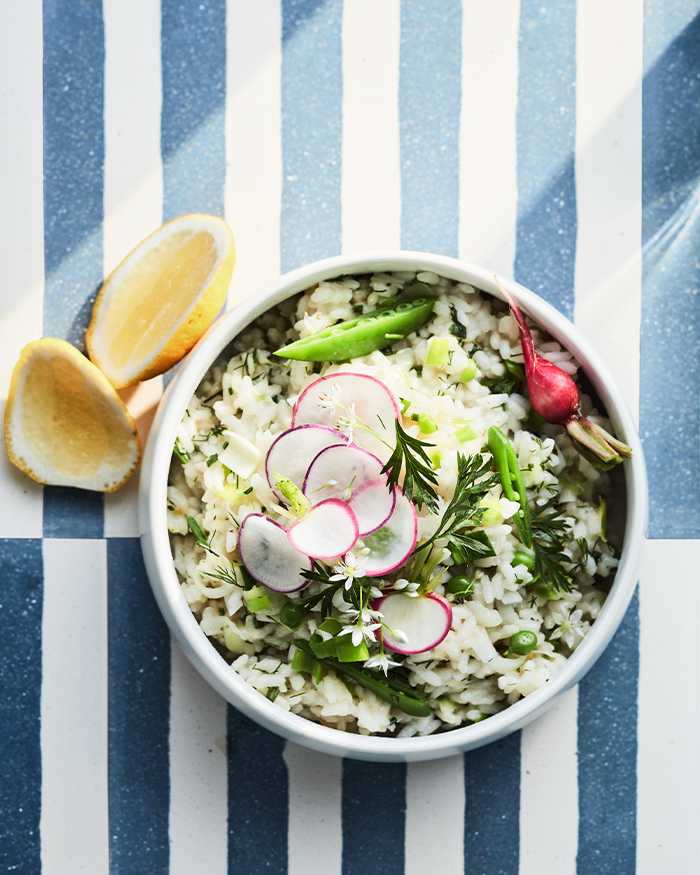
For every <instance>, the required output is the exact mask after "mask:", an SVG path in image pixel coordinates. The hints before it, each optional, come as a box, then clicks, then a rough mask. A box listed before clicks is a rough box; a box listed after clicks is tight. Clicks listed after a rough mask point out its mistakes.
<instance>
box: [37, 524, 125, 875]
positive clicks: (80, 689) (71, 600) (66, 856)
mask: <svg viewBox="0 0 700 875" xmlns="http://www.w3.org/2000/svg"><path fill="white" fill-rule="evenodd" d="M43 550H44V605H43V612H42V654H41V658H42V679H41V859H42V864H43V865H42V869H43V871H46V872H84V873H87V875H100V873H106V872H107V871H108V869H109V827H108V814H107V811H108V796H107V556H106V547H105V541H103V540H84V541H82V540H81V541H72V540H55V541H54V540H46V541H44V545H43Z"/></svg>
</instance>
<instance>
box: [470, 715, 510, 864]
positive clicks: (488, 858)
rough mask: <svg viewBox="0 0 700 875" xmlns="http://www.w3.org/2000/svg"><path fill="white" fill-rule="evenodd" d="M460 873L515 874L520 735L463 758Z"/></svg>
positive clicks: (507, 738) (508, 737)
mask: <svg viewBox="0 0 700 875" xmlns="http://www.w3.org/2000/svg"><path fill="white" fill-rule="evenodd" d="M464 790H465V818H464V871H465V872H468V873H469V875H477V873H478V875H515V873H517V871H518V854H519V835H520V824H519V821H520V733H519V732H514V733H513V734H512V735H509V736H507V737H506V738H504V739H503V740H502V741H498V742H496V743H495V744H490V745H489V746H488V747H482V748H480V749H479V750H475V751H472V752H471V753H468V754H465V756H464Z"/></svg>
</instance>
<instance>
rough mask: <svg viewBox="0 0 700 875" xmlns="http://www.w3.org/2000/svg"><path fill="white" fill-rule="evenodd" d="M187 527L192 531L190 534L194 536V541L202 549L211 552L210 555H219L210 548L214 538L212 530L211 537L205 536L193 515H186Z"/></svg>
mask: <svg viewBox="0 0 700 875" xmlns="http://www.w3.org/2000/svg"><path fill="white" fill-rule="evenodd" d="M187 528H188V529H189V530H190V532H191V533H192V536H193V537H194V539H195V541H196V543H197V544H199V546H200V547H201V548H202V549H203V550H206V551H207V553H211V555H212V556H218V555H219V554H218V553H217V552H216V551H215V550H212V547H211V542H212V540H213V539H214V533H213V532H212V536H211V538H207V536H206V534H205V532H204V529H203V528H202V527H201V526H200V525H199V523H198V522H197V520H196V519H195V518H194V517H193V516H188V517H187Z"/></svg>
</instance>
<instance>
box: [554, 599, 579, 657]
mask: <svg viewBox="0 0 700 875" xmlns="http://www.w3.org/2000/svg"><path fill="white" fill-rule="evenodd" d="M582 616H583V612H582V611H581V609H580V608H577V609H576V610H575V611H569V610H567V609H563V610H562V611H559V612H557V614H554V615H553V619H554V618H556V619H555V622H558V625H557V627H556V629H555V630H554V632H552V634H551V635H550V636H549V637H550V640H551V641H554V640H555V639H557V638H561V640H562V641H563V642H564V644H566V646H567V647H570V648H571V649H572V650H573V649H574V648H575V647H576V645H577V644H578V643H579V641H581V639H582V638H585V637H586V632H587V631H588V629H589V624H588V623H587V622H585V621H583V620H582V619H581V617H582Z"/></svg>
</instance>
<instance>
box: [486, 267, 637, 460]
mask: <svg viewBox="0 0 700 875" xmlns="http://www.w3.org/2000/svg"><path fill="white" fill-rule="evenodd" d="M499 288H500V290H501V293H502V294H503V296H504V297H505V299H506V301H507V302H508V305H509V306H510V312H511V313H512V314H513V318H514V319H515V321H516V323H517V325H518V331H519V332H520V344H521V346H522V348H523V359H524V364H525V377H526V379H527V390H528V395H529V396H530V404H532V408H533V410H534V411H535V412H536V413H539V415H540V416H541V417H542V418H543V419H544V420H545V421H546V422H551V423H552V424H553V425H563V426H564V427H565V428H566V430H567V432H568V434H569V437H570V438H571V439H572V440H573V442H574V444H575V446H576V449H577V450H578V451H579V452H580V453H581V454H582V455H583V456H585V457H586V458H587V459H588V460H589V461H591V462H593V463H594V464H596V465H599V466H602V467H605V468H611V467H612V466H613V465H617V464H619V463H620V462H622V461H623V459H625V458H629V457H630V456H631V455H632V450H631V449H630V447H628V446H627V444H624V443H622V441H619V440H618V439H617V438H616V437H614V436H613V435H611V434H610V433H609V432H607V431H606V430H605V429H604V428H601V426H599V425H597V424H596V423H595V422H592V421H591V420H590V419H588V418H586V417H585V416H582V415H581V399H580V395H579V390H578V386H577V385H576V383H575V381H574V379H573V377H571V375H570V374H567V373H566V371H563V370H562V369H561V368H560V367H557V365H555V364H554V363H553V362H550V361H549V360H548V359H546V358H544V356H542V355H540V354H539V353H538V352H537V350H536V349H535V343H534V341H533V339H532V333H531V332H530V328H529V326H528V324H527V322H526V321H525V316H524V315H523V313H522V311H521V309H520V307H519V306H518V305H517V304H516V302H515V301H514V300H513V299H512V297H511V296H510V295H509V294H508V292H506V291H505V289H504V288H503V287H502V286H500V284H499Z"/></svg>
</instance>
